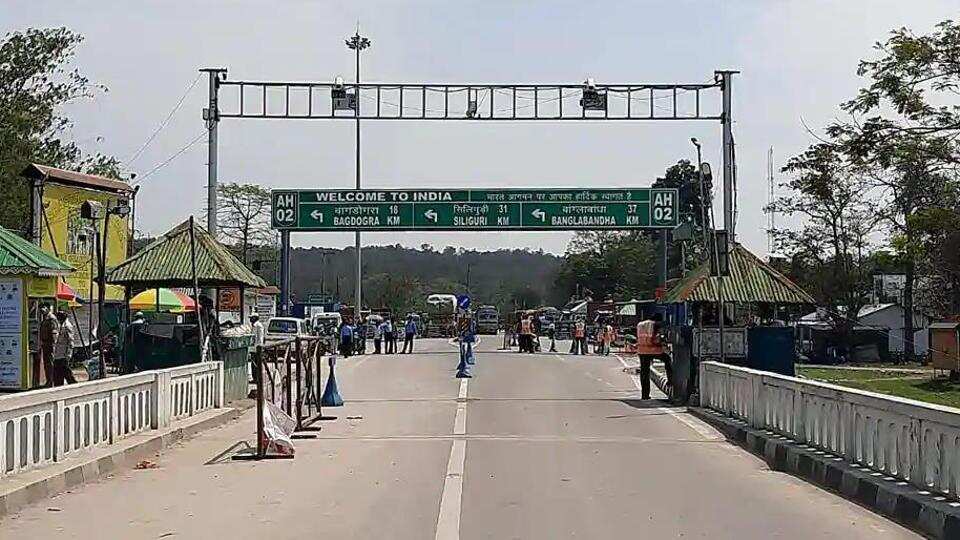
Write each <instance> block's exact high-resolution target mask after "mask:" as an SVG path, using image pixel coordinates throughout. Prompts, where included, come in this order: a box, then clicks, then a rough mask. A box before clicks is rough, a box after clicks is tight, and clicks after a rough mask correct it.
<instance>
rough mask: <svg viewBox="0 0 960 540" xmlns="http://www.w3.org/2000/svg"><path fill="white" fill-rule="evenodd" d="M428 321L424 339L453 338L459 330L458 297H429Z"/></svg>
mask: <svg viewBox="0 0 960 540" xmlns="http://www.w3.org/2000/svg"><path fill="white" fill-rule="evenodd" d="M426 314H427V320H426V322H425V323H424V328H423V336H424V337H428V338H429V337H453V336H454V334H455V333H456V330H457V297H456V295H453V294H431V295H430V296H428V297H427V311H426Z"/></svg>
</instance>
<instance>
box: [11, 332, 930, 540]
mask: <svg viewBox="0 0 960 540" xmlns="http://www.w3.org/2000/svg"><path fill="white" fill-rule="evenodd" d="M494 341H496V340H494V339H491V338H488V339H487V341H485V342H484V343H483V344H481V347H480V349H481V353H480V354H479V355H478V364H477V366H476V369H475V377H474V378H473V379H470V380H469V382H463V383H461V381H459V380H457V379H454V378H453V371H454V365H455V361H456V360H455V356H456V355H455V349H454V348H453V347H452V346H451V345H450V344H448V343H446V342H444V341H442V340H431V341H424V342H421V343H419V344H418V346H419V347H420V349H421V351H422V352H420V353H419V354H416V355H412V356H402V355H395V356H377V357H374V356H364V357H358V358H353V359H350V360H348V361H344V362H342V363H341V365H340V366H339V367H340V373H339V375H340V383H341V390H342V393H343V394H344V397H345V398H346V399H347V400H348V403H347V405H346V406H345V407H343V408H342V409H338V410H337V415H338V416H339V419H338V420H336V421H332V422H327V423H324V427H323V431H322V432H321V433H320V438H319V439H317V440H305V441H298V446H297V456H296V459H294V460H287V461H270V462H260V463H251V462H235V461H230V460H229V459H223V457H222V456H221V455H222V454H224V452H226V451H228V450H229V449H231V448H232V447H235V446H236V445H237V444H238V443H240V444H242V443H243V442H245V441H246V442H252V441H253V436H252V430H253V423H254V416H253V415H252V414H247V415H245V416H244V417H242V418H241V419H240V420H238V421H237V422H235V423H232V424H229V425H227V426H224V427H221V428H218V429H215V430H212V431H210V432H207V433H205V434H203V435H201V436H199V437H197V438H195V439H193V440H191V441H188V442H186V443H184V444H182V445H181V446H179V447H177V448H175V449H172V450H170V451H168V452H166V453H165V454H164V455H163V456H162V457H161V458H159V460H158V462H159V465H160V467H159V468H157V469H148V470H141V471H130V472H127V473H123V474H121V475H119V476H120V477H119V478H113V479H109V480H106V481H103V482H100V483H97V484H93V485H88V486H84V487H81V488H79V489H77V490H75V491H74V492H73V493H68V494H64V495H62V496H60V497H57V498H55V499H52V500H50V501H48V502H46V503H42V504H40V505H38V506H35V507H32V508H30V509H27V510H26V511H24V512H22V513H20V514H18V515H15V516H11V517H9V518H7V519H6V520H4V521H2V522H0V538H37V539H40V538H82V539H94V538H96V539H100V538H124V539H147V538H151V539H153V538H189V539H193V538H197V539H200V538H223V539H227V538H230V539H245V538H251V539H252V538H257V539H262V538H270V539H271V540H275V539H288V538H289V539H293V538H319V537H331V538H377V539H386V538H389V539H432V538H445V539H446V538H464V539H481V538H493V539H513V538H523V539H540V538H543V539H555V538H650V539H658V538H679V537H687V538H711V539H725V538H730V539H748V538H749V539H754V538H756V539H761V538H762V539H766V538H797V539H810V538H848V539H856V538H870V539H887V538H917V536H916V535H914V534H913V533H911V532H909V531H907V530H905V529H903V528H901V527H900V526H898V525H896V524H894V523H891V522H890V521H887V520H885V519H883V518H881V517H879V516H877V515H875V514H872V513H870V512H869V511H867V510H864V509H862V508H861V507H859V506H857V505H854V504H852V503H849V502H847V501H845V500H843V499H841V498H839V497H837V496H835V495H833V494H830V493H828V492H825V491H822V490H820V489H817V488H815V487H812V486H811V485H808V484H806V483H804V482H802V481H800V480H797V479H795V478H793V477H791V476H788V475H784V474H781V473H776V472H771V471H770V470H768V469H767V468H766V466H765V465H764V464H763V462H762V461H760V460H758V459H756V458H754V457H753V456H751V455H749V454H747V453H745V452H743V451H742V450H740V449H738V448H736V447H734V446H732V445H729V444H728V443H726V442H724V441H723V440H722V439H721V438H720V437H719V435H718V434H717V433H716V432H714V431H713V430H712V429H711V428H709V427H707V426H706V425H704V424H702V423H700V422H699V421H697V420H695V419H693V418H692V417H690V416H689V415H687V414H686V413H684V412H682V410H680V409H674V408H671V407H668V406H667V405H666V404H665V403H663V402H660V401H652V402H640V401H638V400H637V397H638V392H637V389H636V386H635V381H634V380H633V378H632V377H631V376H629V375H627V374H626V373H624V371H623V366H622V364H621V361H620V360H619V359H617V358H615V357H604V358H601V357H595V356H578V357H573V356H568V355H565V354H561V355H555V354H548V353H541V354H537V355H519V354H517V353H503V352H495V347H496V343H494ZM459 396H465V399H458V397H459ZM218 456H220V457H218Z"/></svg>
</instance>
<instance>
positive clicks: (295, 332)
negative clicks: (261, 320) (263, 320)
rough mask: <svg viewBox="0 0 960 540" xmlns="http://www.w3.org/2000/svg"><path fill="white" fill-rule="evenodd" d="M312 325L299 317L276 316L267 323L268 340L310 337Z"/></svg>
mask: <svg viewBox="0 0 960 540" xmlns="http://www.w3.org/2000/svg"><path fill="white" fill-rule="evenodd" d="M309 335H310V325H309V324H308V323H307V321H306V320H304V319H299V318H297V317H274V318H272V319H270V322H269V323H268V324H267V336H266V337H267V341H278V340H281V339H289V338H292V337H308V336H309Z"/></svg>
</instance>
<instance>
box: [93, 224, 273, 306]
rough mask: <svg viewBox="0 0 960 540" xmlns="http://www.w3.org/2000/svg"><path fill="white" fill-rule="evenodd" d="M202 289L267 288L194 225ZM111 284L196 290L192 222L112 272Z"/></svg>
mask: <svg viewBox="0 0 960 540" xmlns="http://www.w3.org/2000/svg"><path fill="white" fill-rule="evenodd" d="M193 232H194V237H195V239H196V253H197V283H198V285H199V286H200V287H238V286H242V287H254V288H261V287H266V283H264V281H263V280H262V279H260V277H259V276H257V275H256V274H254V273H253V272H252V271H250V269H248V268H247V267H246V266H244V265H243V263H241V262H240V260H239V259H237V258H236V257H234V255H233V254H232V253H230V251H228V250H227V248H226V247H224V246H223V245H222V244H220V243H219V242H217V241H216V239H214V238H213V236H211V235H210V233H208V232H207V231H206V230H205V229H204V228H202V227H200V226H198V225H196V224H195V225H194V226H193ZM108 281H109V282H110V283H114V284H117V285H125V286H128V287H133V288H145V289H147V288H155V287H192V286H193V267H192V264H191V249H190V220H189V219H188V220H187V221H184V222H183V223H181V224H180V225H177V226H176V227H174V228H173V229H171V230H170V231H168V232H167V233H165V234H164V235H163V236H161V237H160V238H158V239H157V240H156V241H154V242H153V243H152V244H150V245H149V246H147V247H145V248H143V249H142V250H141V251H140V252H139V253H137V254H136V255H134V256H132V257H130V258H129V259H127V260H125V261H123V262H122V263H120V264H119V265H118V266H117V267H116V268H114V269H113V271H111V272H110V275H109V280H108Z"/></svg>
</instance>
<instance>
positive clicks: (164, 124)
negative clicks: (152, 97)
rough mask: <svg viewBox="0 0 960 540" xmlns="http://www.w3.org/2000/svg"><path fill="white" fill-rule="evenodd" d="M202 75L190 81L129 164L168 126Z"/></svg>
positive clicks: (128, 161)
mask: <svg viewBox="0 0 960 540" xmlns="http://www.w3.org/2000/svg"><path fill="white" fill-rule="evenodd" d="M202 75H203V73H198V74H197V77H196V78H195V79H193V82H192V83H190V86H188V87H187V89H186V90H185V91H184V92H183V95H182V96H180V99H179V100H177V104H176V105H174V106H173V109H171V110H170V112H169V113H168V114H167V117H166V118H164V119H163V122H160V125H159V126H157V129H155V130H153V133H151V134H150V136H149V137H147V140H146V141H144V143H143V144H142V145H140V148H138V149H137V151H136V152H134V153H133V155H132V156H131V157H130V159H128V160H127V165H128V166H129V165H132V164H133V162H134V161H136V160H137V158H139V157H140V155H141V154H143V151H144V150H146V149H147V147H148V146H150V143H151V142H153V140H154V139H155V138H157V135H159V134H160V132H161V131H163V128H165V127H167V124H168V123H169V122H170V119H172V118H173V115H174V114H176V112H177V111H178V110H180V106H181V105H183V102H184V100H186V99H187V96H188V95H190V91H191V90H193V88H194V87H195V86H197V83H198V82H200V77H201V76H202Z"/></svg>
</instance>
